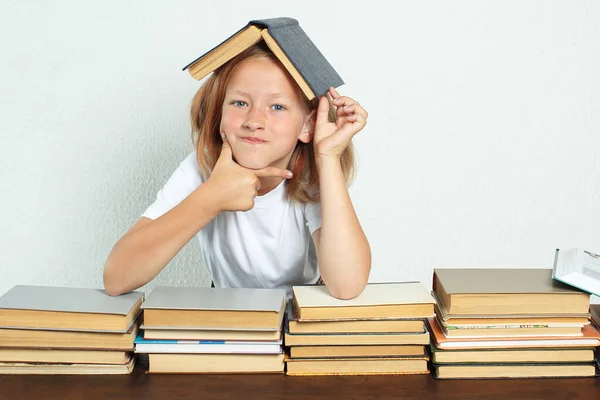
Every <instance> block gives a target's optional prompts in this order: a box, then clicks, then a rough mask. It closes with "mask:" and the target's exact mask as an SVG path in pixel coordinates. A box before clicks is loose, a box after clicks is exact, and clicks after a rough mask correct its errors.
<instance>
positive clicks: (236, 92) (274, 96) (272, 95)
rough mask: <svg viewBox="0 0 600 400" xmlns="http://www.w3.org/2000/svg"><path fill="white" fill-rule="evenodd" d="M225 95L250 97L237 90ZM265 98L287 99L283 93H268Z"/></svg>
mask: <svg viewBox="0 0 600 400" xmlns="http://www.w3.org/2000/svg"><path fill="white" fill-rule="evenodd" d="M227 94H237V95H241V96H246V97H250V95H249V94H248V93H246V92H244V91H243V90H239V89H235V90H232V91H231V92H229V93H227ZM267 96H269V97H270V98H279V97H285V98H288V97H289V96H288V95H286V94H285V93H269V94H267Z"/></svg>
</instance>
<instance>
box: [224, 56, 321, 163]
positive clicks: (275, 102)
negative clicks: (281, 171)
mask: <svg viewBox="0 0 600 400" xmlns="http://www.w3.org/2000/svg"><path fill="white" fill-rule="evenodd" d="M312 116H313V113H310V112H309V110H308V109H307V107H306V105H305V103H304V101H303V99H302V98H301V94H300V93H298V90H297V89H296V83H295V82H294V81H293V80H292V79H291V78H290V77H289V76H288V74H287V72H286V71H285V70H284V69H283V67H281V66H280V65H279V64H278V63H277V62H275V61H273V60H271V59H268V58H248V59H246V60H244V61H242V62H241V63H240V64H239V65H238V66H237V67H236V68H235V70H234V71H233V73H232V74H231V78H230V81H229V84H228V86H227V90H226V92H225V99H224V101H223V116H222V118H221V126H220V132H221V136H224V137H225V139H224V140H227V141H229V144H230V145H231V149H232V151H233V155H234V157H235V159H236V161H237V162H238V163H239V164H240V165H241V166H243V167H246V168H250V169H261V168H265V167H267V166H275V167H279V168H287V166H288V164H289V161H290V158H291V156H292V153H293V151H294V148H295V147H296V144H297V143H298V140H300V141H302V142H304V143H308V142H309V141H310V140H311V138H312V132H313V130H314V123H313V117H312Z"/></svg>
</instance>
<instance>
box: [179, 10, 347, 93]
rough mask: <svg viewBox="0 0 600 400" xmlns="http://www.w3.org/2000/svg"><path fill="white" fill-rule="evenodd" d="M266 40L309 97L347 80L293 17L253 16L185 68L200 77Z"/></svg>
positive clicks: (193, 75)
mask: <svg viewBox="0 0 600 400" xmlns="http://www.w3.org/2000/svg"><path fill="white" fill-rule="evenodd" d="M261 41H264V42H265V43H266V44H267V46H268V47H269V49H270V50H271V51H272V52H273V54H274V55H275V57H277V59H278V60H279V61H280V62H281V64H283V66H284V67H285V69H286V70H287V71H288V72H289V74H290V75H291V76H292V78H293V79H294V80H295V81H296V83H298V86H300V88H301V89H302V91H303V92H304V95H305V96H306V97H307V98H308V99H309V100H311V99H313V98H315V97H317V96H321V95H323V94H325V93H326V92H327V90H328V89H329V87H330V86H333V87H338V86H340V85H343V84H344V81H343V80H342V78H341V77H340V76H339V75H338V73H337V72H336V71H335V70H334V69H333V67H332V66H331V64H330V63H329V61H327V59H326V58H325V57H324V56H323V54H322V53H321V52H320V51H319V49H318V48H317V47H316V46H315V45H314V43H313V42H312V41H311V40H310V38H309V37H308V35H306V33H305V32H304V30H303V29H302V28H301V27H300V25H299V24H298V21H297V20H295V19H293V18H269V19H260V20H253V21H250V22H248V24H247V25H246V26H244V27H243V28H242V29H240V30H239V31H237V32H236V33H235V34H233V35H232V36H230V37H229V38H228V39H226V40H225V41H223V42H222V43H221V44H219V45H217V46H216V47H214V48H213V49H212V50H210V51H209V52H207V53H205V54H203V55H202V56H200V57H198V58H197V59H196V60H194V61H192V62H191V63H190V64H188V65H186V66H185V67H184V68H183V69H184V70H188V71H189V73H190V75H192V77H194V79H196V80H200V79H202V78H204V77H205V76H207V75H208V74H210V73H211V72H213V71H214V70H215V69H217V68H219V67H220V66H221V65H223V64H225V63H226V62H228V61H229V60H231V59H232V58H233V57H235V56H237V55H238V54H240V53H241V52H243V51H244V50H246V49H248V48H250V47H252V46H253V45H255V44H257V43H259V42H261Z"/></svg>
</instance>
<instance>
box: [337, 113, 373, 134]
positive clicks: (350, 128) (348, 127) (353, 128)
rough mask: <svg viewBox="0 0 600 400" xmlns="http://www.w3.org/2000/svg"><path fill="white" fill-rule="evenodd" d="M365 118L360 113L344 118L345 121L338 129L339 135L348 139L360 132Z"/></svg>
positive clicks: (365, 121) (364, 123) (365, 122)
mask: <svg viewBox="0 0 600 400" xmlns="http://www.w3.org/2000/svg"><path fill="white" fill-rule="evenodd" d="M366 124H367V120H366V119H365V118H363V116H362V115H359V114H354V115H351V116H349V117H347V118H346V123H345V124H344V125H343V126H342V127H341V128H340V129H339V131H338V132H339V133H340V135H341V136H347V137H348V139H350V138H352V136H354V135H356V134H357V133H358V132H360V131H361V130H362V129H363V128H364V127H365V125H366Z"/></svg>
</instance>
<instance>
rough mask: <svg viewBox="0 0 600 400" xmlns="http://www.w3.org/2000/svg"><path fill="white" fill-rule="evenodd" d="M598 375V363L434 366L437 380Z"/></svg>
mask: <svg viewBox="0 0 600 400" xmlns="http://www.w3.org/2000/svg"><path fill="white" fill-rule="evenodd" d="M596 375H597V367H596V363H593V362H592V363H589V362H588V363H573V364H565V363H562V364H526V363H519V364H491V363H490V364H444V365H435V364H434V365H433V376H434V377H435V378H437V379H508V378H574V377H593V376H596Z"/></svg>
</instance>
